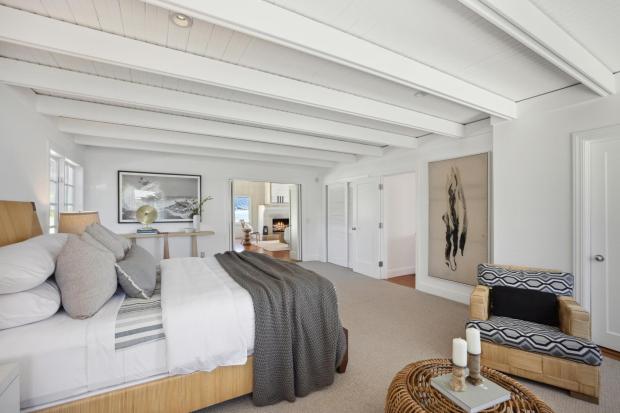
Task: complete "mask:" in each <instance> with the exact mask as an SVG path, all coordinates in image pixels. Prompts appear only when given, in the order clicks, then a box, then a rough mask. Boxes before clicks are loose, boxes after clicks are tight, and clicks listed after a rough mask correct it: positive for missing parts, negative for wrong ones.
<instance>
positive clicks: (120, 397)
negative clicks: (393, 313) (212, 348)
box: [0, 201, 348, 413]
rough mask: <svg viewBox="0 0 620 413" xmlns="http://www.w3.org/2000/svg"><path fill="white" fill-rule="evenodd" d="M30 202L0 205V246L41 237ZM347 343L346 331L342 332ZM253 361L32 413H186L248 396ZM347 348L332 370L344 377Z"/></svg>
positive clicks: (124, 389) (87, 398)
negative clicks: (339, 361)
mask: <svg viewBox="0 0 620 413" xmlns="http://www.w3.org/2000/svg"><path fill="white" fill-rule="evenodd" d="M42 233H43V231H42V230H41V225H40V223H39V218H38V217H37V212H36V206H35V204H34V202H16V201H0V246H3V245H8V244H13V243H16V242H20V241H24V240H26V239H28V238H32V237H34V236H37V235H41V234H42ZM344 332H345V335H346V337H347V344H348V331H347V330H346V329H344ZM253 361H254V359H253V357H251V356H250V357H248V361H247V363H246V364H244V365H242V366H228V367H219V368H217V369H215V370H213V371H211V372H196V373H192V374H186V375H177V376H169V377H165V378H162V379H156V380H153V381H149V382H146V383H142V384H137V385H133V386H128V387H123V388H120V389H116V390H111V391H108V392H104V393H100V394H97V395H94V396H90V397H84V398H81V399H77V400H74V401H70V402H67V403H63V404H59V405H55V406H52V407H48V408H43V409H40V410H37V411H38V412H45V413H104V412H105V413H107V412H133V413H141V412H145V413H146V412H175V413H177V412H178V413H187V412H192V411H195V410H199V409H203V408H205V407H208V406H212V405H214V404H218V403H221V402H223V401H226V400H230V399H234V398H236V397H240V396H244V395H247V394H250V393H252V387H253V383H254V380H253V374H254V368H253ZM347 364H348V349H347V353H346V354H345V356H344V358H343V361H342V363H341V364H340V366H339V367H338V368H337V369H336V371H337V372H338V373H344V372H345V371H346V368H347Z"/></svg>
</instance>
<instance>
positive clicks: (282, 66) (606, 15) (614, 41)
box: [0, 0, 620, 166]
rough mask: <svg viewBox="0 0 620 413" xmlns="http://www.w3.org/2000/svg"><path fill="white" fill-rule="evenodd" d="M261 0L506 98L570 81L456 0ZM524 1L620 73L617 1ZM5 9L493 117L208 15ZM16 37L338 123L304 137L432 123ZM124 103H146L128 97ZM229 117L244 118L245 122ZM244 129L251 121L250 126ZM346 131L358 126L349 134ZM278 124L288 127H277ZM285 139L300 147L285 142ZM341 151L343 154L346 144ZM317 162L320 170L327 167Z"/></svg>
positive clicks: (33, 3)
mask: <svg viewBox="0 0 620 413" xmlns="http://www.w3.org/2000/svg"><path fill="white" fill-rule="evenodd" d="M257 1H261V0H257ZM263 1H267V2H268V3H269V4H272V5H275V6H276V7H278V8H282V9H285V10H289V11H292V12H294V13H296V14H298V15H301V16H306V17H308V18H310V19H312V20H314V21H316V22H319V23H321V24H325V25H328V26H330V27H333V28H336V29H338V30H340V31H342V32H345V33H349V34H351V35H353V36H355V37H356V38H359V39H360V40H363V41H367V42H370V43H372V44H374V45H378V46H380V47H382V48H384V49H387V50H390V51H393V52H396V53H398V54H399V55H402V56H406V57H407V58H409V59H412V60H414V61H416V62H420V63H423V64H425V65H427V66H429V67H431V68H434V69H438V70H439V71H441V72H445V73H448V74H450V75H452V76H454V77H456V78H458V79H460V80H463V81H465V82H468V83H470V84H472V85H475V86H477V87H479V88H481V89H482V90H486V91H489V92H492V93H494V94H497V95H498V96H502V97H503V98H507V99H508V100H510V101H513V102H518V101H521V100H523V99H527V98H530V97H533V96H537V95H540V94H543V93H547V92H549V91H553V90H557V89H561V88H564V87H567V86H570V85H573V84H575V83H576V80H575V79H574V78H572V77H571V76H569V75H568V74H566V73H565V72H564V71H562V70H561V69H559V68H558V67H556V66H554V65H553V64H552V63H550V62H549V61H548V60H546V59H545V58H543V57H541V56H540V55H539V54H537V53H535V52H534V51H532V50H530V49H529V48H528V47H527V46H526V45H524V44H522V43H520V42H519V41H517V40H515V39H514V38H513V37H511V36H510V35H509V34H507V33H506V32H505V31H502V30H501V29H500V28H498V27H496V26H494V25H493V24H491V23H489V22H488V21H487V20H486V19H484V18H483V17H481V16H480V15H479V14H477V13H476V12H474V11H472V10H470V9H469V8H468V7H465V6H464V5H462V4H461V3H459V2H458V1H456V0H389V1H376V0H312V1H308V0H263ZM531 1H532V3H534V4H535V5H536V6H537V7H538V8H539V9H540V10H542V11H543V12H544V13H545V14H546V15H547V16H549V18H550V19H552V20H553V21H554V22H555V23H556V24H557V25H558V26H559V27H561V28H562V29H563V30H565V31H566V32H567V33H568V34H570V35H571V36H573V37H574V38H575V39H576V40H577V41H578V42H579V43H580V44H581V45H583V47H585V48H586V49H587V50H588V51H589V52H590V53H591V54H592V55H593V56H595V57H596V58H597V59H599V60H600V61H601V62H602V63H603V64H604V65H606V66H607V67H608V68H609V70H610V71H611V72H617V71H618V70H620V48H619V47H618V44H619V43H620V28H619V27H620V25H618V24H617V22H618V20H619V18H620V1H618V0H597V1H596V2H583V1H580V0H531ZM0 5H5V6H8V7H10V8H12V9H18V10H23V11H26V12H28V13H34V14H37V15H41V16H45V17H49V18H52V19H55V20H60V21H63V22H68V23H71V24H74V25H78V26H82V27H86V28H92V29H95V30H98V31H102V32H106V33H111V34H114V35H118V36H121V37H126V38H129V39H135V40H138V41H142V42H146V43H150V44H154V45H158V46H163V47H165V48H169V49H174V50H178V51H182V52H186V53H189V54H192V55H197V56H201V57H204V59H209V60H214V61H221V62H226V63H229V64H232V65H235V66H239V67H243V68H249V69H252V70H255V71H258V72H262V73H268V74H271V75H276V76H278V77H281V78H285V79H292V80H295V81H298V82H300V83H299V84H300V85H302V84H305V85H308V84H309V85H315V86H319V87H321V88H325V89H326V90H335V91H340V92H344V93H345V94H347V95H351V96H357V97H363V98H366V99H369V101H374V102H381V103H384V104H388V105H390V107H394V108H402V109H406V110H411V111H415V112H419V113H422V114H425V115H431V116H433V117H436V118H438V119H442V120H447V121H450V122H453V123H454V124H457V125H458V126H459V127H461V126H460V125H464V124H467V123H471V122H475V121H478V120H481V119H485V118H488V117H489V115H488V114H487V113H485V112H483V111H481V110H478V109H473V108H472V107H469V106H467V105H466V103H463V104H460V103H456V102H454V101H452V100H447V99H444V98H442V97H438V96H434V95H432V94H426V93H421V92H419V91H418V90H416V89H414V88H411V87H407V86H404V85H403V84H399V83H396V82H392V81H390V80H386V79H385V78H383V77H379V76H374V75H372V74H369V73H367V72H364V71H361V70H356V69H355V68H352V67H347V66H344V65H341V64H338V63H334V62H332V61H328V60H326V59H322V58H320V57H317V56H314V55H311V54H308V53H304V52H303V51H300V50H295V49H293V48H289V47H286V46H282V45H279V44H276V43H272V42H270V41H267V40H263V39H260V38H258V37H253V36H250V35H247V34H244V33H241V32H240V31H235V30H231V29H228V28H225V27H222V26H218V25H215V24H212V23H209V22H207V21H203V20H198V19H194V22H193V25H192V26H191V27H190V28H187V29H183V28H180V27H177V26H176V25H174V24H173V23H172V22H171V20H170V18H169V16H170V13H171V12H170V11H169V10H166V9H164V8H160V7H157V6H154V5H152V4H149V3H147V2H145V1H140V0H0ZM0 12H1V11H0ZM74 27H75V26H74ZM32 30H36V28H33V29H32ZM16 43H18V42H16ZM16 43H12V42H7V41H0V56H1V57H4V58H8V59H11V60H18V61H23V62H30V63H35V64H37V65H41V66H45V67H50V68H59V69H65V70H68V71H71V72H79V73H85V74H89V75H94V76H97V77H100V78H107V79H116V80H118V81H122V82H130V83H132V84H139V85H148V86H152V87H155V88H160V89H166V90H171V91H176V92H181V93H182V94H184V95H185V94H186V95H198V96H204V97H210V98H217V99H218V100H219V101H222V102H237V103H242V104H244V105H249V106H252V107H256V108H266V109H270V110H273V111H276V112H274V113H278V112H279V113H283V114H285V113H289V114H295V115H301V116H302V117H303V119H308V120H309V121H311V120H312V119H316V120H317V122H318V121H330V122H336V123H337V124H341V125H344V126H343V129H342V133H340V134H336V133H334V135H333V136H329V135H328V134H326V133H325V132H324V131H325V127H324V125H322V126H321V127H322V128H323V129H321V127H318V129H317V130H318V131H319V132H317V133H316V134H315V133H314V132H313V130H312V128H309V129H308V130H307V131H305V132H303V133H305V134H307V135H308V136H320V137H321V138H324V139H333V140H339V141H343V142H354V143H355V144H363V145H367V146H369V147H373V148H377V147H385V146H388V145H390V144H386V143H385V142H394V141H395V140H394V139H396V142H398V139H402V142H407V144H406V145H410V144H409V143H408V142H409V139H411V138H415V137H420V136H424V135H427V134H428V133H429V132H428V130H429V129H426V130H424V128H420V129H418V128H417V126H419V125H416V127H412V126H411V125H402V124H398V123H397V122H388V121H386V120H384V119H382V118H381V117H379V116H377V117H376V118H373V117H372V116H365V117H364V116H361V115H358V114H354V112H350V113H347V111H343V110H339V111H335V110H330V108H329V107H327V106H326V107H319V106H317V105H309V104H305V103H304V102H302V101H299V102H297V101H291V100H282V99H278V98H277V97H271V96H268V95H265V94H255V93H252V91H239V90H233V89H231V88H226V87H222V86H213V85H208V84H205V83H199V82H197V81H189V80H185V79H180V78H175V77H173V76H164V75H161V74H159V73H157V72H158V71H157V68H156V67H154V68H152V70H151V71H147V70H136V69H134V68H130V67H123V66H121V65H120V64H119V65H116V64H109V63H104V62H102V61H95V60H88V59H84V58H78V57H73V56H70V55H68V54H62V53H58V52H56V51H52V50H42V49H35V48H33V47H27V46H24V45H20V44H16ZM93 48H95V49H94V50H96V45H93ZM134 67H135V66H134ZM160 73H161V72H160ZM1 80H2V79H0V81H1ZM9 83H10V82H9ZM21 86H24V85H21ZM26 86H28V85H26ZM119 86H120V87H122V83H119ZM31 88H32V89H33V90H35V92H36V93H38V94H41V95H53V96H58V97H62V98H66V99H78V100H86V101H89V102H97V103H105V104H115V105H117V106H118V105H119V103H118V102H112V100H111V99H106V98H104V97H97V96H92V97H89V98H87V99H86V98H85V97H84V96H80V97H79V98H78V97H77V95H74V94H72V93H69V92H65V93H63V92H62V90H60V89H57V90H56V91H54V92H49V91H48V90H45V88H41V87H36V86H31ZM184 95H179V96H180V97H183V96H184ZM457 101H458V100H457ZM459 102H461V101H459ZM123 106H124V107H128V108H138V109H144V108H145V106H140V105H133V104H128V103H127V104H123ZM149 110H151V111H154V112H163V113H167V114H176V115H184V116H192V117H195V118H203V119H211V120H218V119H217V118H212V117H208V116H202V115H200V114H196V113H193V114H190V113H185V112H184V111H183V110H182V109H179V110H178V111H177V110H175V109H174V108H173V107H167V108H166V109H161V108H159V109H158V108H157V107H149ZM412 113H413V112H412ZM300 119H301V118H300ZM225 121H227V122H229V120H225ZM236 122H237V123H239V124H244V122H243V120H242V119H241V120H239V121H236ZM336 123H334V125H336ZM247 124H248V125H256V122H248V123H247ZM349 126H352V127H353V128H349V129H347V128H348V127H349ZM355 128H361V129H355ZM273 129H274V130H284V129H281V128H280V126H278V125H277V124H276V123H274V126H273ZM356 130H359V131H361V132H363V134H364V138H361V137H360V138H359V139H357V138H356V132H355V131H356ZM321 131H323V132H321ZM373 131H375V132H373ZM289 132H290V129H289ZM295 133H297V132H295ZM373 133H376V134H377V135H381V136H383V138H377V140H376V141H373V139H372V138H369V137H368V136H372V135H373ZM398 137H400V138H398ZM243 139H247V138H243ZM386 139H387V140H386ZM83 141H86V139H83ZM291 145H295V143H294V142H292V143H291ZM406 145H405V144H403V146H406ZM408 147H411V146H408ZM262 149H263V148H261V150H262ZM315 149H319V150H320V149H321V148H315ZM358 149H359V148H358ZM343 152H345V153H346V151H345V150H343ZM359 152H360V151H358V153H359ZM361 152H364V151H361ZM308 153H312V152H310V151H308ZM330 156H331V155H330ZM296 160H297V159H296ZM321 165H322V166H327V163H325V165H323V164H321Z"/></svg>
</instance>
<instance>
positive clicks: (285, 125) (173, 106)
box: [0, 57, 416, 147]
mask: <svg viewBox="0 0 620 413" xmlns="http://www.w3.org/2000/svg"><path fill="white" fill-rule="evenodd" d="M0 82H4V83H8V84H12V85H15V86H23V87H28V88H32V89H37V90H41V91H45V92H48V93H60V94H64V95H70V96H72V97H75V98H79V99H85V100H89V99H95V100H103V101H105V102H108V103H113V104H121V105H136V106H141V107H144V108H147V109H156V110H163V111H168V112H174V113H181V114H186V115H190V116H205V117H209V118H212V119H223V120H226V121H229V122H235V123H243V124H249V125H258V126H261V127H266V128H272V129H280V130H288V131H292V132H299V133H302V134H310V135H319V136H325V137H331V138H341V139H347V140H353V141H362V142H368V143H373V144H380V145H391V146H402V147H411V145H414V146H415V145H416V143H415V142H416V140H415V138H412V137H410V136H405V135H399V134H395V133H391V132H385V131H380V130H376V129H369V128H365V127H361V126H356V125H351V124H346V123H341V122H334V121H331V120H326V119H319V118H314V117H311V116H305V115H300V114H296V113H291V112H283V111H280V110H275V109H269V108H264V107H260V106H253V105H248V104H244V103H239V102H232V101H229V100H224V99H216V98H211V97H206V96H199V95H194V94H191V93H183V92H177V91H174V90H168V89H162V88H158V87H153V86H146V85H140V84H137V83H131V82H125V81H122V80H116V79H108V78H104V77H100V76H94V75H88V74H84V73H77V72H72V71H69V70H64V69H57V68H52V67H47V66H42V65H37V64H33V63H27V62H21V61H17V60H12V59H7V58H2V57H0Z"/></svg>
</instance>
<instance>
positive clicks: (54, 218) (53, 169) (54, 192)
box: [49, 154, 60, 234]
mask: <svg viewBox="0 0 620 413" xmlns="http://www.w3.org/2000/svg"><path fill="white" fill-rule="evenodd" d="M59 195H60V158H59V157H58V156H55V155H53V154H52V156H50V213H49V214H50V216H49V230H50V234H53V233H55V232H57V230H58V210H59V209H58V203H59Z"/></svg>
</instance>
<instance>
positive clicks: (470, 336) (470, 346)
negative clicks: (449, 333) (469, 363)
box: [465, 327, 480, 354]
mask: <svg viewBox="0 0 620 413" xmlns="http://www.w3.org/2000/svg"><path fill="white" fill-rule="evenodd" d="M465 337H466V338H467V352H468V353H470V354H480V330H478V329H477V328H471V327H470V328H468V329H467V330H465Z"/></svg>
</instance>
